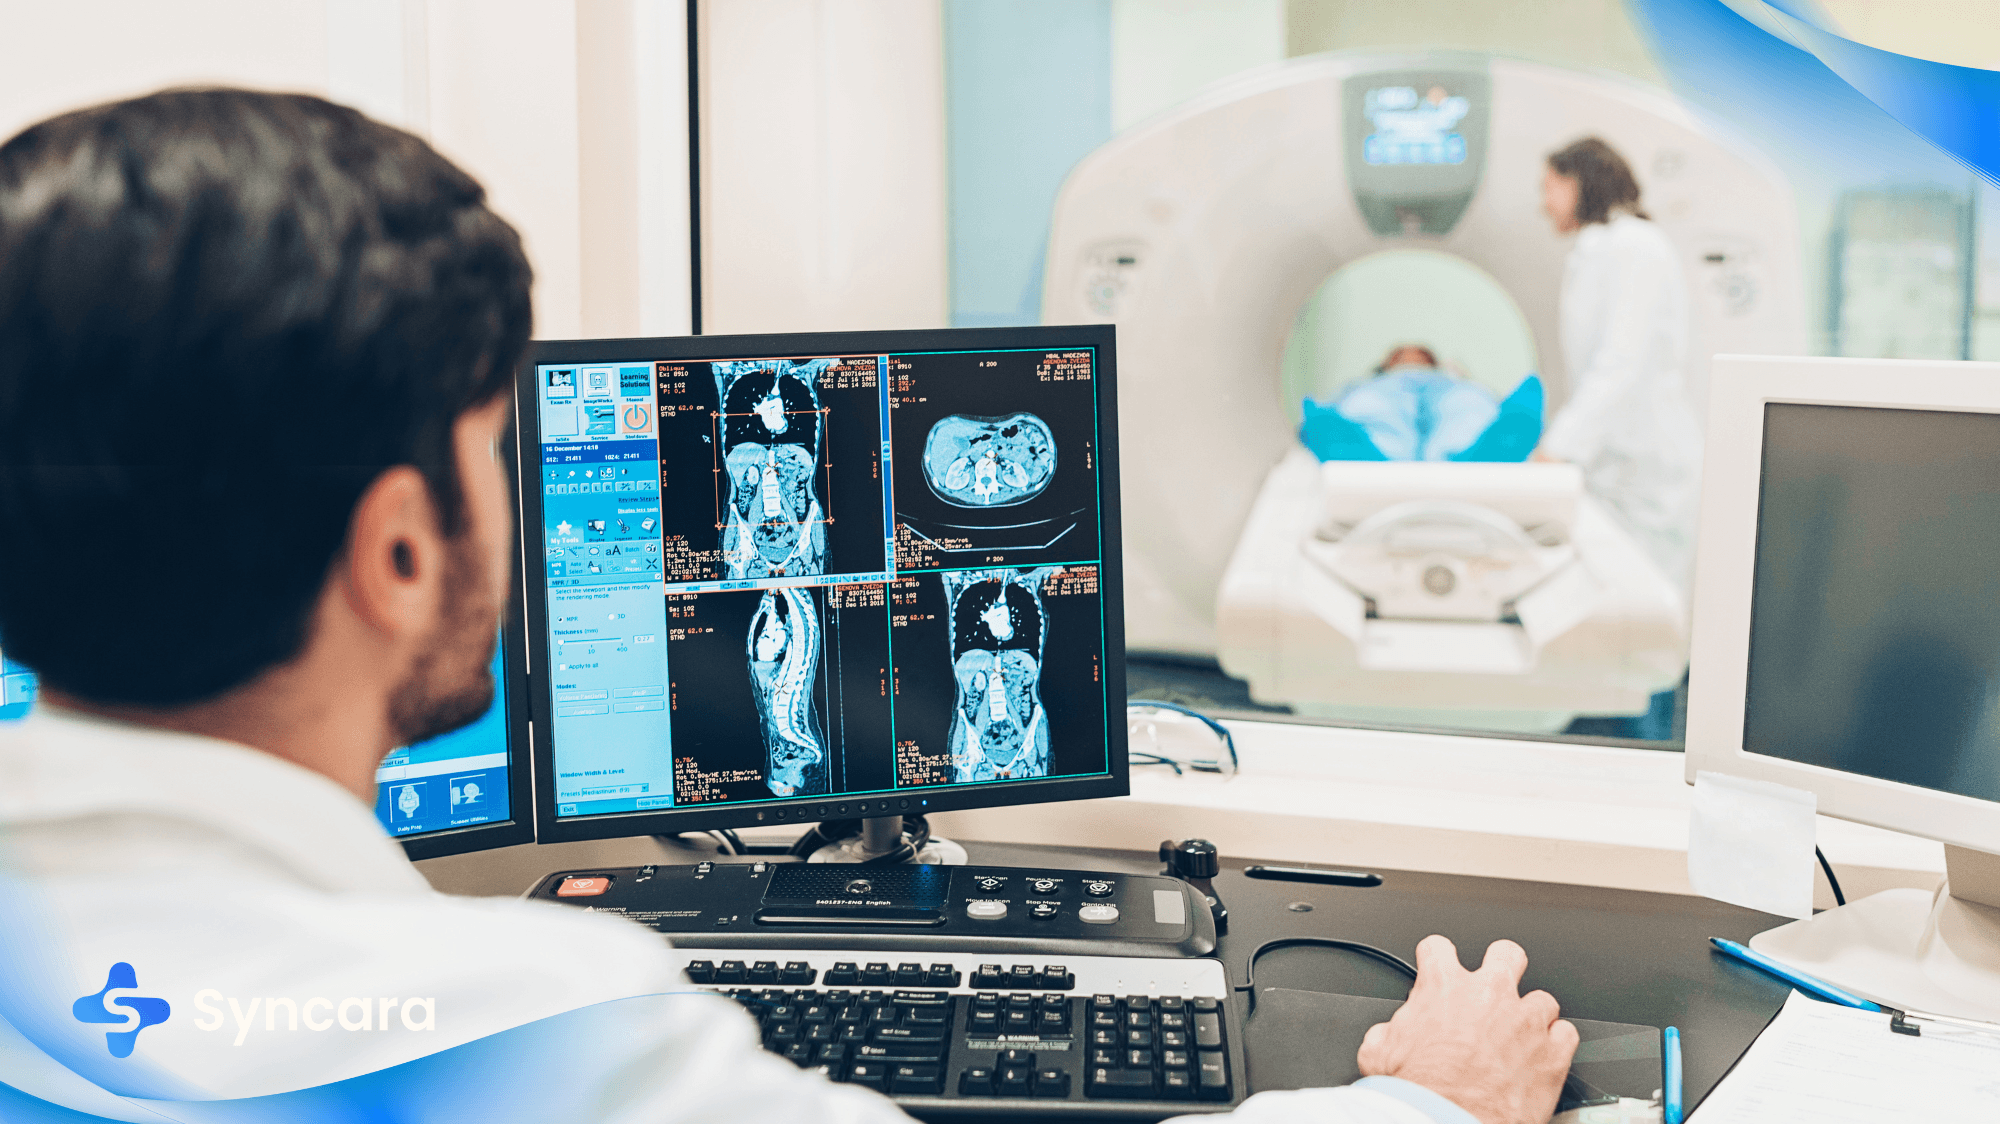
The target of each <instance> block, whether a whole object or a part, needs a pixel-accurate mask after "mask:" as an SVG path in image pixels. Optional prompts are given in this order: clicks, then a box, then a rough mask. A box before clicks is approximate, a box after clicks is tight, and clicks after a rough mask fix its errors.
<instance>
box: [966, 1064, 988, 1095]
mask: <svg viewBox="0 0 2000 1124" xmlns="http://www.w3.org/2000/svg"><path fill="white" fill-rule="evenodd" d="M958 1091H959V1094H960V1095H961V1096H967V1097H990V1096H992V1095H993V1071H992V1070H991V1069H988V1068H986V1067H985V1066H974V1067H972V1068H971V1069H968V1070H966V1071H965V1072H964V1073H961V1074H959V1075H958Z"/></svg>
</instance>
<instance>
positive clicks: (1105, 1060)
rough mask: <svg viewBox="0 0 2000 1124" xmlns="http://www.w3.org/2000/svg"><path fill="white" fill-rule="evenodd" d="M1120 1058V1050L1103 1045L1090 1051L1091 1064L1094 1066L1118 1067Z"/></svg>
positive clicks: (1099, 1067)
mask: <svg viewBox="0 0 2000 1124" xmlns="http://www.w3.org/2000/svg"><path fill="white" fill-rule="evenodd" d="M1120 1060H1121V1059H1120V1058H1119V1057H1118V1051H1116V1050H1107V1049H1105V1048H1104V1047H1102V1046H1099V1047H1097V1048H1096V1049H1094V1050H1092V1051H1091V1052H1090V1064H1091V1066H1092V1067H1093V1068H1097V1069H1117V1068H1118V1063H1119V1061H1120Z"/></svg>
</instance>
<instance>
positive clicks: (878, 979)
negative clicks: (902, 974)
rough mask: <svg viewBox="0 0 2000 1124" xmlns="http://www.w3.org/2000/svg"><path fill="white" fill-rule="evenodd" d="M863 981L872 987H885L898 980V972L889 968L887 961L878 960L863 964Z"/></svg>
mask: <svg viewBox="0 0 2000 1124" xmlns="http://www.w3.org/2000/svg"><path fill="white" fill-rule="evenodd" d="M861 982H862V983H864V984H867V985H868V986H870V987H883V986H887V985H889V984H892V983H895V982H896V974H895V973H894V972H892V971H890V970H889V965H888V963H887V962H886V961H876V962H874V963H870V964H864V965H862V966H861Z"/></svg>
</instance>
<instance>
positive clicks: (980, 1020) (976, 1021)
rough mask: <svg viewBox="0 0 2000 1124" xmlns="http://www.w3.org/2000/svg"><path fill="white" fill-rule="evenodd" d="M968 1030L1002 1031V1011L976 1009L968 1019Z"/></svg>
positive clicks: (974, 1032) (981, 1032)
mask: <svg viewBox="0 0 2000 1124" xmlns="http://www.w3.org/2000/svg"><path fill="white" fill-rule="evenodd" d="M966 1030H968V1031H969V1032H971V1033H973V1034H998V1033H1000V1012H998V1011H980V1010H974V1011H973V1012H972V1017H971V1018H970V1019H968V1020H967V1021H966Z"/></svg>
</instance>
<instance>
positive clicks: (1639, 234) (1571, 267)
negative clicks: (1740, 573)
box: [1542, 214, 1701, 593]
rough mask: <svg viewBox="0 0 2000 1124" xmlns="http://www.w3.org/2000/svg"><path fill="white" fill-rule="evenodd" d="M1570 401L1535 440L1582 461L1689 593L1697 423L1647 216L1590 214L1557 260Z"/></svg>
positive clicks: (1673, 273) (1674, 280) (1664, 255)
mask: <svg viewBox="0 0 2000 1124" xmlns="http://www.w3.org/2000/svg"><path fill="white" fill-rule="evenodd" d="M1561 319H1562V345H1563V358H1564V360H1565V361H1566V363H1567V364H1568V369H1569V372H1570V398H1569V402H1568V403H1567V404H1565V405H1564V406H1563V408H1562V409H1561V410H1560V411H1558V412H1557V414H1556V416H1555V419H1554V421H1553V422H1552V423H1551V424H1550V426H1549V430H1548V433H1547V434H1546V435H1544V437H1543V439H1542V447H1543V448H1544V449H1545V450H1546V451H1547V452H1548V453H1549V454H1550V455H1552V456H1555V457H1558V458H1560V459H1562V460H1566V461H1571V462H1573V463H1575V464H1577V465H1579V466H1581V467H1582V468H1583V472H1584V479H1585V482H1586V484H1587V486H1588V487H1589V489H1590V491H1591V494H1592V495H1595V496H1596V497H1597V498H1598V499H1600V500H1602V501H1603V502H1604V503H1605V505H1606V506H1608V507H1610V508H1611V510H1612V513H1613V514H1614V515H1616V516H1617V518H1618V521H1619V522H1620V523H1623V524H1624V525H1625V527H1626V529H1627V530H1629V531H1631V532H1632V534H1633V535H1634V536H1635V537H1636V538H1637V539H1638V540H1639V544H1640V546H1641V547H1642V548H1643V549H1644V550H1645V551H1646V553H1647V555H1648V556H1650V557H1651V558H1652V559H1653V561H1655V562H1657V563H1659V564H1660V568H1661V569H1662V570H1665V571H1666V573H1667V576H1668V577H1670V578H1672V579H1673V580H1674V582H1675V583H1676V584H1677V585H1679V586H1680V588H1681V590H1682V592H1683V593H1685V592H1686V591H1687V586H1688V578H1689V567H1690V564H1691V562H1692V560H1693V557H1694V555H1693V550H1694V522H1695V510H1696V503H1697V500H1698V493H1699V491H1700V486H1701V428H1700V426H1699V424H1698V423H1697V421H1696V420H1695V414H1694V408H1693V406H1692V405H1690V404H1689V402H1688V395H1687V386H1686V364H1687V341H1688V307H1687V284H1686V282H1685V281H1684V280H1683V279H1682V276H1681V268H1680V264H1679V262H1678V261H1676V260H1675V251H1674V247H1673V244H1672V243H1670V242H1668V241H1667V236H1666V235H1665V234H1664V233H1662V232H1661V231H1660V228H1659V227H1657V226H1655V225H1653V224H1652V223H1651V222H1648V221H1646V220H1645V219H1641V218H1637V217H1635V216H1632V215H1629V214H1620V215H1619V216H1618V217H1616V218H1614V219H1612V220H1611V221H1610V222H1608V223H1591V224H1589V225H1587V226H1585V227H1584V228H1583V230H1582V232H1581V233H1579V234H1578V235H1577V237H1576V245H1575V246H1573V247H1572V248H1571V249H1570V252H1569V259H1568V260H1567V261H1566V262H1565V263H1564V266H1563V282H1562V313H1561Z"/></svg>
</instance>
